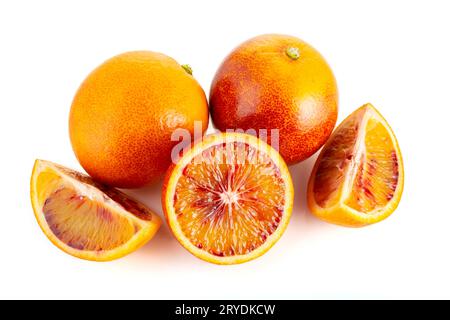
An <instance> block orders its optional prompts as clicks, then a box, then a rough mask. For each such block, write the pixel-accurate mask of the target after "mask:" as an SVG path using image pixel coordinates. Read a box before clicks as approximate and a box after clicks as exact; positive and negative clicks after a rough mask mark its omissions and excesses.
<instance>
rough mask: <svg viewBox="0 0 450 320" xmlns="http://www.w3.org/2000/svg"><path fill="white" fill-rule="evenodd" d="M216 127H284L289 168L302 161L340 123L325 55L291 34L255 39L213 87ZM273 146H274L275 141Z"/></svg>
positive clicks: (230, 60) (282, 146) (282, 143)
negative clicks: (337, 122)
mask: <svg viewBox="0 0 450 320" xmlns="http://www.w3.org/2000/svg"><path fill="white" fill-rule="evenodd" d="M210 110H211V116H212V119H213V122H214V125H215V126H216V127H217V128H218V129H219V130H221V131H226V130H227V129H243V130H249V129H254V130H256V131H257V132H256V133H259V130H261V129H264V130H267V137H268V141H271V140H272V136H273V134H272V133H271V130H273V129H278V130H279V131H278V135H279V151H280V153H281V155H282V156H283V158H284V160H285V161H286V162H287V163H288V164H293V163H296V162H299V161H302V160H304V159H306V158H307V157H309V156H310V155H312V154H313V153H314V152H316V151H317V150H318V149H319V148H320V147H321V146H322V145H323V144H324V143H325V142H326V140H327V139H328V137H329V136H330V134H331V132H332V131H333V128H334V125H335V124H336V119H337V111H338V94H337V87H336V81H335V78H334V76H333V73H332V71H331V69H330V67H329V66H328V64H327V62H326V61H325V60H324V58H323V57H322V56H321V55H320V53H319V52H318V51H317V50H315V49H314V48H313V47H311V46H310V45H309V44H307V43H305V42H303V41H302V40H300V39H298V38H295V37H292V36H287V35H276V34H270V35H262V36H258V37H255V38H253V39H250V40H248V41H246V42H244V43H243V44H241V45H240V46H238V47H237V48H236V49H234V50H233V51H232V52H231V53H230V54H229V55H228V57H226V58H225V60H224V61H223V63H222V65H221V66H220V67H219V69H218V71H217V73H216V75H215V77H214V80H213V82H212V85H211V92H210ZM271 143H272V145H274V144H273V142H271Z"/></svg>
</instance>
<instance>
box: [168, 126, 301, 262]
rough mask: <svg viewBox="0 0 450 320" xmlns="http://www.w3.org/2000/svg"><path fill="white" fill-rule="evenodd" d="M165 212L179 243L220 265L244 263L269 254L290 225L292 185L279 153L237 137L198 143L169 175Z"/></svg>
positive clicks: (221, 136) (210, 138)
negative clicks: (265, 253) (268, 251)
mask: <svg viewBox="0 0 450 320" xmlns="http://www.w3.org/2000/svg"><path fill="white" fill-rule="evenodd" d="M162 202H163V208H164V211H165V214H166V218H167V220H168V223H169V226H170V227H171V229H172V231H173V233H174V234H175V236H176V237H177V239H178V240H179V241H180V242H181V244H182V245H184V246H185V247H186V248H187V249H188V250H189V251H190V252H191V253H193V254H194V255H196V256H198V257H199V258H201V259H204V260H206V261H209V262H213V263H218V264H233V263H241V262H245V261H248V260H251V259H254V258H256V257H258V256H260V255H262V254H263V253H264V252H266V251H267V250H268V249H269V248H270V247H271V246H272V245H273V244H274V243H275V242H276V241H277V240H278V238H279V237H280V236H281V234H282V232H283V231H284V229H285V228H286V225H287V223H288V221H289V217H290V214H291V211H292V203H293V187H292V181H291V178H290V174H289V171H288V169H287V167H286V165H285V163H284V162H283V160H282V159H281V157H280V156H279V154H278V153H277V152H276V151H275V150H274V149H272V148H271V147H270V146H268V145H267V144H265V143H263V142H262V141H261V140H259V139H257V138H255V137H253V136H249V135H245V134H238V133H223V134H218V135H211V136H208V137H207V138H205V139H204V140H203V141H202V142H200V143H198V144H196V145H195V146H194V147H193V148H192V149H191V150H189V151H188V152H187V153H186V154H185V155H184V156H183V157H182V158H181V159H180V161H179V162H178V164H176V165H174V166H173V167H172V169H171V171H170V172H169V173H168V175H167V177H166V183H165V187H164V192H163V198H162Z"/></svg>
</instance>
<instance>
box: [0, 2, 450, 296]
mask: <svg viewBox="0 0 450 320" xmlns="http://www.w3.org/2000/svg"><path fill="white" fill-rule="evenodd" d="M449 15H450V7H449V4H448V2H447V1H370V2H369V1H342V0H341V1H308V2H302V1H292V2H283V1H279V0H277V1H270V2H268V1H267V2H266V1H261V0H259V1H242V0H241V1H237V2H233V1H224V2H219V1H173V0H172V1H160V2H156V1H141V2H140V1H111V0H110V1H86V2H83V1H44V0H41V1H28V2H25V1H1V3H0V121H1V123H0V137H1V156H0V161H1V167H0V168H1V173H0V177H1V178H0V195H1V198H0V199H1V209H0V210H1V213H0V298H138V299H140V298H146V299H158V298H161V299H176V298H181V299H183V298H193V299H196V298H204V299H207V298H211V299H214V298H234V299H240V298H283V299H291V298H450V287H449V286H450V275H449V270H450V254H449V245H450V224H449V223H450V209H449V197H450V195H449V181H450V176H449V173H448V172H449V167H448V166H449V164H448V161H449V156H450V153H449V143H448V141H447V140H448V138H449V133H448V132H449V126H450V125H449V116H450V111H449V109H450V86H449V85H450V63H449V59H450V41H449V40H450V32H449V31H450V19H449ZM262 33H286V34H291V35H294V36H298V37H300V38H302V39H304V40H306V41H308V42H309V43H311V44H312V45H313V46H314V47H316V48H317V49H318V50H319V51H321V53H322V54H323V55H324V56H325V58H326V59H327V60H328V62H329V64H330V65H331V67H332V69H333V70H334V72H335V75H336V78H337V81H338V85H339V93H340V110H339V121H340V120H342V119H343V118H344V117H345V116H346V115H348V114H349V113H350V112H352V111H353V110H354V109H356V108H357V107H359V106H360V105H362V104H363V103H365V102H371V103H373V104H374V105H375V107H377V108H378V109H379V110H380V112H381V113H382V114H383V115H384V116H385V118H386V119H387V120H388V122H389V123H390V124H391V126H392V127H393V129H394V131H395V133H396V135H397V138H398V140H399V142H400V146H401V148H402V151H403V157H404V162H405V173H406V181H405V190H404V195H403V199H402V201H401V203H400V206H399V208H398V209H397V211H396V212H395V213H394V214H393V215H392V216H391V217H390V218H388V219H387V220H385V221H383V222H381V223H379V224H376V225H373V226H370V227H366V228H362V229H348V228H343V227H338V226H334V225H331V224H327V223H325V222H322V221H319V220H317V219H316V218H314V217H313V216H312V215H311V214H310V213H309V212H308V210H307V208H306V206H305V186H306V181H307V178H308V176H309V173H310V169H311V166H312V164H313V161H314V159H315V156H314V157H313V158H311V159H309V160H307V161H305V162H303V163H301V164H299V165H297V166H294V167H291V173H292V177H293V180H294V181H295V188H296V199H295V210H294V212H293V216H292V220H291V222H290V225H289V227H288V229H287V231H286V233H285V234H284V236H283V237H282V238H281V240H280V241H279V242H278V243H277V244H276V245H275V247H274V248H273V249H272V250H270V251H269V252H268V253H267V254H266V255H264V256H263V257H261V258H259V259H257V260H255V261H252V262H249V263H246V264H243V265H236V266H225V267H224V266H216V265H212V264H209V263H206V262H203V261H201V260H199V259H197V258H195V257H193V256H191V255H190V254H189V253H188V252H187V251H186V250H184V249H183V248H182V247H181V246H180V245H179V244H178V243H177V241H176V240H175V239H174V238H173V237H172V236H171V234H170V233H169V231H168V229H167V228H166V226H163V227H162V228H161V230H160V232H159V233H158V234H157V236H156V237H155V238H154V239H153V240H152V241H150V243H148V245H146V246H145V247H143V248H142V249H140V250H139V251H137V252H135V253H133V254H131V255H129V256H127V257H125V258H123V259H120V260H117V261H114V262H110V263H94V262H87V261H82V260H78V259H76V258H73V257H71V256H69V255H66V254H64V253H63V252H61V251H60V250H59V249H57V248H56V247H54V246H53V245H52V244H51V243H50V242H49V241H48V240H47V238H46V237H45V236H44V235H43V233H42V232H41V230H40V229H39V227H38V225H37V223H36V221H35V219H34V216H33V212H32V209H31V205H30V200H29V178H30V174H31V169H32V165H33V162H34V159H35V158H42V159H47V160H51V161H54V162H58V163H61V164H63V165H66V166H69V167H73V168H75V169H80V170H81V168H80V166H79V164H78V163H77V161H76V159H75V156H74V154H73V152H72V150H71V146H70V142H69V137H68V113H69V108H70V104H71V100H72V98H73V95H74V93H75V91H76V89H77V87H78V85H79V84H80V83H81V81H82V80H83V79H84V77H85V76H86V75H87V74H88V73H89V72H90V71H91V70H92V69H93V68H94V67H96V66H97V65H98V64H100V63H101V62H103V61H104V60H105V59H107V58H109V57H111V56H113V55H116V54H118V53H121V52H124V51H129V50H136V49H147V50H154V51H160V52H163V53H166V54H168V55H170V56H172V57H174V58H175V59H177V60H178V61H179V62H180V63H189V64H190V65H191V66H192V67H193V69H194V75H195V77H196V78H197V79H198V81H199V82H200V84H201V85H202V86H203V88H204V89H205V91H206V92H208V90H209V85H210V82H211V80H212V77H213V75H214V73H215V71H216V69H217V67H218V65H219V63H220V62H221V60H222V59H223V58H224V57H225V55H226V54H227V53H228V52H229V51H230V50H231V49H232V48H233V47H235V46H236V45H238V44H239V43H240V42H242V41H244V40H246V39H247V38H250V37H253V36H256V35H258V34H262ZM160 187H161V186H160V185H157V186H154V187H150V188H146V189H144V190H140V191H136V192H134V191H133V192H132V193H133V194H134V195H136V196H137V197H138V198H139V199H140V200H142V201H143V202H145V203H146V204H147V205H149V206H150V207H151V208H153V209H154V210H156V211H157V212H159V213H161V206H160V200H159V198H160V195H159V191H160Z"/></svg>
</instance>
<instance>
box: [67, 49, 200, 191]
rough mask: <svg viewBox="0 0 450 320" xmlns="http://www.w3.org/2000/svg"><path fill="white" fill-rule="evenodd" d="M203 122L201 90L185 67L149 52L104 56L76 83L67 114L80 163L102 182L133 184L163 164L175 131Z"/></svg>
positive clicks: (147, 180)
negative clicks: (81, 81)
mask: <svg viewBox="0 0 450 320" xmlns="http://www.w3.org/2000/svg"><path fill="white" fill-rule="evenodd" d="M196 120H197V121H201V124H202V130H203V132H204V131H206V129H207V126H208V104H207V101H206V97H205V93H204V91H203V89H202V88H201V87H200V85H199V84H198V83H197V81H196V80H195V79H194V78H193V77H192V75H191V70H190V68H188V67H186V66H181V65H180V64H178V63H177V62H176V61H175V60H174V59H172V58H170V57H168V56H166V55H164V54H161V53H156V52H150V51H135V52H128V53H124V54H121V55H118V56H116V57H113V58H111V59H109V60H108V61H106V62H104V63H103V64H102V65H100V66H99V67H98V68H97V69H95V70H94V71H93V72H92V73H91V74H90V75H89V76H88V77H87V78H86V80H84V82H83V83H82V84H81V86H80V88H79V89H78V92H77V93H76V95H75V98H74V100H73V103H72V108H71V111H70V120H69V127H70V139H71V142H72V147H73V150H74V152H75V154H76V156H77V158H78V160H79V161H80V163H81V165H82V166H83V168H84V169H85V170H86V171H87V172H88V173H89V174H90V175H91V176H92V177H93V178H94V179H95V180H98V181H100V182H102V183H105V184H108V185H111V186H115V187H122V188H137V187H141V186H144V185H146V184H148V183H151V182H153V181H155V180H157V179H158V178H159V177H161V176H162V175H163V174H164V172H165V171H166V169H167V168H168V167H169V165H170V164H171V150H172V147H173V146H174V145H175V144H177V143H179V142H178V141H171V140H172V139H171V135H172V133H173V131H174V130H175V129H177V128H183V129H186V130H189V132H190V133H191V134H193V131H194V121H196Z"/></svg>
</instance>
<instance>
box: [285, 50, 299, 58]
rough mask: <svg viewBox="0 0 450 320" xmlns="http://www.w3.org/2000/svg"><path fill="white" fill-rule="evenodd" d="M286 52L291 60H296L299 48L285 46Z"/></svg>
mask: <svg viewBox="0 0 450 320" xmlns="http://www.w3.org/2000/svg"><path fill="white" fill-rule="evenodd" d="M286 54H287V56H288V57H289V58H291V59H292V60H297V59H298V58H300V50H298V48H296V47H289V48H287V49H286Z"/></svg>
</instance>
